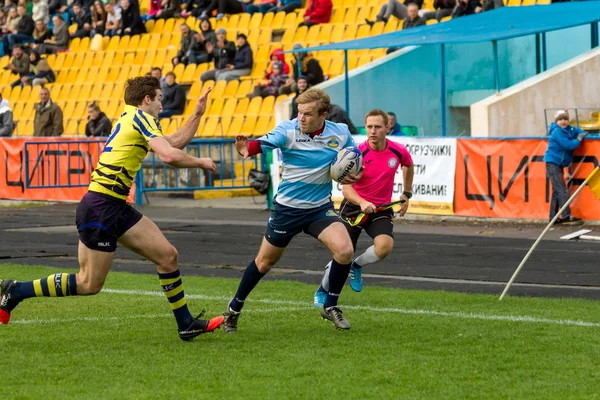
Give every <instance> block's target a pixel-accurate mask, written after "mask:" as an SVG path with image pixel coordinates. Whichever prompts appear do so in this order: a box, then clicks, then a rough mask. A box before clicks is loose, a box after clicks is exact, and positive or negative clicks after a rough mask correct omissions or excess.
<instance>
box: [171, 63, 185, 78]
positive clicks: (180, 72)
mask: <svg viewBox="0 0 600 400" xmlns="http://www.w3.org/2000/svg"><path fill="white" fill-rule="evenodd" d="M184 70H185V65H183V64H177V65H176V66H175V67H173V73H174V74H175V79H176V80H177V81H180V80H181V77H182V76H183V71H184Z"/></svg>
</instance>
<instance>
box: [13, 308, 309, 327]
mask: <svg viewBox="0 0 600 400" xmlns="http://www.w3.org/2000/svg"><path fill="white" fill-rule="evenodd" d="M302 310H306V307H273V308H262V309H253V310H248V312H249V313H252V314H254V313H270V312H280V311H302ZM244 312H246V311H244ZM167 317H171V318H172V317H173V314H172V313H169V314H138V315H127V316H123V317H80V318H49V319H16V320H11V321H10V323H11V325H12V324H23V325H30V324H55V323H60V324H63V323H69V322H108V321H124V320H128V319H155V318H167ZM209 318H210V317H209Z"/></svg>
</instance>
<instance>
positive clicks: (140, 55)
mask: <svg viewBox="0 0 600 400" xmlns="http://www.w3.org/2000/svg"><path fill="white" fill-rule="evenodd" d="M148 52H149V51H148ZM148 58H150V57H149V56H148V55H147V52H146V50H138V51H136V52H135V56H134V57H133V61H132V62H133V64H135V65H144V62H145V60H147V59H148Z"/></svg>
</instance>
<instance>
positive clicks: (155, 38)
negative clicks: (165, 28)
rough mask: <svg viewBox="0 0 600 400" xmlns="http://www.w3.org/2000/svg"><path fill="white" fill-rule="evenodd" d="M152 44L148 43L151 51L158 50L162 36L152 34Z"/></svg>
mask: <svg viewBox="0 0 600 400" xmlns="http://www.w3.org/2000/svg"><path fill="white" fill-rule="evenodd" d="M149 35H150V42H149V43H148V48H149V49H157V48H158V44H159V43H160V38H161V35H160V34H158V33H150V34H149Z"/></svg>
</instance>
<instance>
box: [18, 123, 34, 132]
mask: <svg viewBox="0 0 600 400" xmlns="http://www.w3.org/2000/svg"><path fill="white" fill-rule="evenodd" d="M17 133H18V134H19V136H33V120H29V121H27V123H26V124H25V126H24V127H23V129H22V130H21V129H19V128H17Z"/></svg>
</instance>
